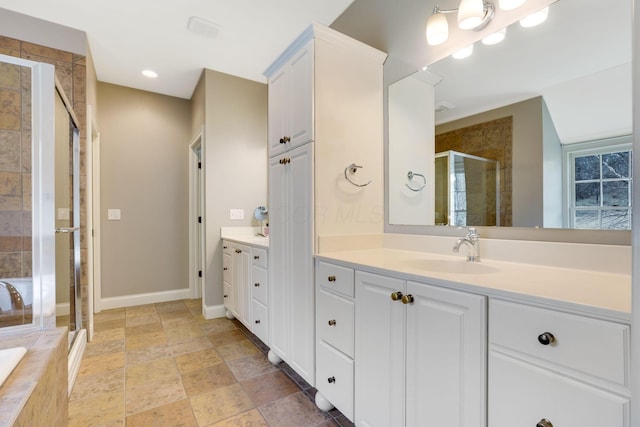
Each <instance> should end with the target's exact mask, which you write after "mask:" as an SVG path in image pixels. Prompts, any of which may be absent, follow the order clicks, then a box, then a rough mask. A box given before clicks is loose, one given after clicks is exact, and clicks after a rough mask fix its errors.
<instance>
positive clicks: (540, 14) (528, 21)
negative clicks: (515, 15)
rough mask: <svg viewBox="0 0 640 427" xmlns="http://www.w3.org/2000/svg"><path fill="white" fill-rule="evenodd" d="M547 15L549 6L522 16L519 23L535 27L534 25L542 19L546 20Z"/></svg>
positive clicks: (527, 26) (540, 22) (541, 21)
mask: <svg viewBox="0 0 640 427" xmlns="http://www.w3.org/2000/svg"><path fill="white" fill-rule="evenodd" d="M548 16H549V6H547V7H545V8H544V9H541V10H539V11H537V12H536V13H533V14H531V15H529V16H527V17H525V18H522V19H521V20H520V25H522V26H523V27H525V28H529V27H535V26H536V25H540V24H542V23H543V22H544V21H546V20H547V17H548Z"/></svg>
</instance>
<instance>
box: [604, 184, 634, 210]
mask: <svg viewBox="0 0 640 427" xmlns="http://www.w3.org/2000/svg"><path fill="white" fill-rule="evenodd" d="M602 205H603V206H629V181H606V182H603V183H602Z"/></svg>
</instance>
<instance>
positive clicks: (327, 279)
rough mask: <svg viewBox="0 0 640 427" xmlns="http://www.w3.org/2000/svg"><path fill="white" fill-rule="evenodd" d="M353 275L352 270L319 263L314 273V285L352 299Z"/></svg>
mask: <svg viewBox="0 0 640 427" xmlns="http://www.w3.org/2000/svg"><path fill="white" fill-rule="evenodd" d="M353 281H354V273H353V269H352V268H347V267H340V266H337V265H334V264H329V263H326V262H322V261H320V262H319V263H318V269H317V271H316V283H318V284H319V285H320V286H322V287H323V288H326V289H331V290H332V291H334V292H338V293H340V294H343V295H346V296H348V297H349V298H353V295H354V291H353V290H354V286H353Z"/></svg>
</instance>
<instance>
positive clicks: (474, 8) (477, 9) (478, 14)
mask: <svg viewBox="0 0 640 427" xmlns="http://www.w3.org/2000/svg"><path fill="white" fill-rule="evenodd" d="M482 18H484V2H483V1H482V0H462V1H461V2H460V6H459V8H458V27H460V28H461V29H463V30H471V29H473V28H475V27H477V26H478V25H480V24H481V23H482Z"/></svg>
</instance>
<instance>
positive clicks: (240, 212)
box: [229, 209, 244, 219]
mask: <svg viewBox="0 0 640 427" xmlns="http://www.w3.org/2000/svg"><path fill="white" fill-rule="evenodd" d="M229 219H244V209H229Z"/></svg>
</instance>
